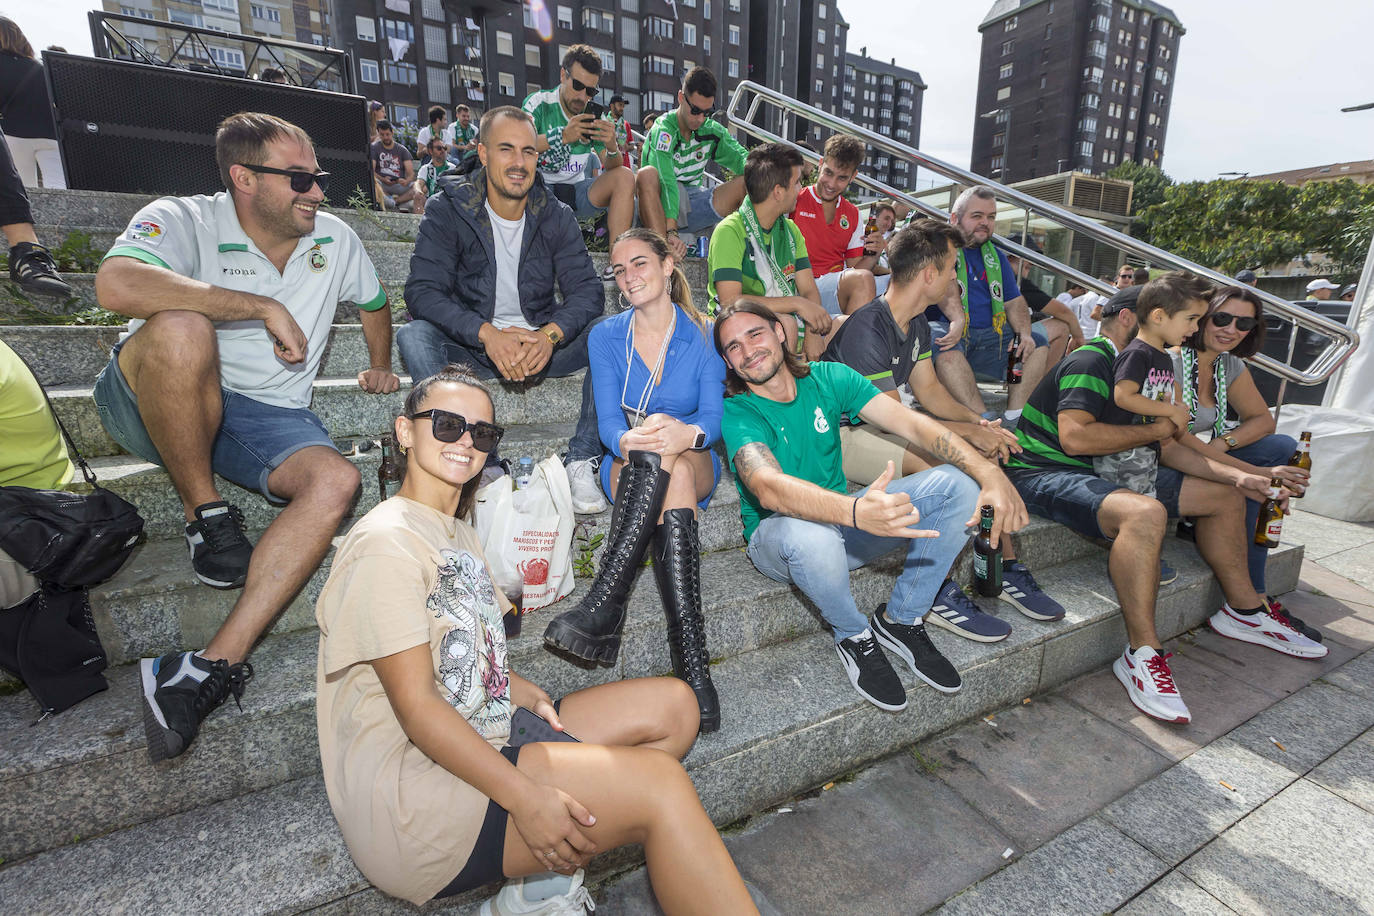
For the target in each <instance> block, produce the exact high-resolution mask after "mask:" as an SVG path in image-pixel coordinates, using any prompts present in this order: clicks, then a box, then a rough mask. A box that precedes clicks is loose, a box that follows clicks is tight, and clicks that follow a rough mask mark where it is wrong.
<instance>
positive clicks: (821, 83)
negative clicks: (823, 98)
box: [813, 79, 825, 101]
mask: <svg viewBox="0 0 1374 916" xmlns="http://www.w3.org/2000/svg"><path fill="white" fill-rule="evenodd" d="M823 92H825V80H822V79H817V80H816V95H818V96H819V95H821V94H822V93H823ZM813 101H814V100H813Z"/></svg>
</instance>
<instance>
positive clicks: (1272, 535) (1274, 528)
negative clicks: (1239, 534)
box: [1264, 519, 1283, 541]
mask: <svg viewBox="0 0 1374 916" xmlns="http://www.w3.org/2000/svg"><path fill="white" fill-rule="evenodd" d="M1264 531H1265V534H1267V535H1268V537H1269V540H1271V541H1277V540H1278V539H1279V532H1281V531H1283V520H1282V519H1275V520H1274V521H1272V522H1270V523H1269V527H1268V528H1265V529H1264Z"/></svg>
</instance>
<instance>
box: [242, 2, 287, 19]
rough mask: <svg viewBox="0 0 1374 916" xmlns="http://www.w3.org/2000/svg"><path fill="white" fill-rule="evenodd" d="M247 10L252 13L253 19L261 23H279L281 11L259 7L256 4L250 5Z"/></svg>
mask: <svg viewBox="0 0 1374 916" xmlns="http://www.w3.org/2000/svg"><path fill="white" fill-rule="evenodd" d="M249 9H250V10H251V12H252V13H253V18H254V19H261V20H262V21H263V22H276V23H280V22H281V10H279V9H277V8H276V7H272V6H259V5H258V4H256V3H253V4H250V6H249Z"/></svg>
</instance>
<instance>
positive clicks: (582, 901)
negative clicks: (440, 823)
mask: <svg viewBox="0 0 1374 916" xmlns="http://www.w3.org/2000/svg"><path fill="white" fill-rule="evenodd" d="M585 877H586V872H584V871H583V870H582V869H580V868H579V869H578V870H577V871H575V872H573V874H572V886H571V887H569V888H568V892H567V893H566V894H559V895H558V896H556V897H546V898H545V899H543V900H526V899H525V880H524V879H523V878H512V879H511V880H509V881H507V882H506V884H505V886H504V887H502V888H501V890H500V891H499V892H498V893H497V895H496V896H495V897H492V898H491V899H490V900H487V901H486V902H485V903H483V904H482V908H481V909H480V910H478V913H479V914H480V916H586V914H588V913H590V912H592V911H593V910H595V909H596V904H595V903H594V902H593V901H592V895H591V894H589V893H587V889H586V888H585V887H583V886H582V879H583V878H585Z"/></svg>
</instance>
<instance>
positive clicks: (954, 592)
mask: <svg viewBox="0 0 1374 916" xmlns="http://www.w3.org/2000/svg"><path fill="white" fill-rule="evenodd" d="M926 623H928V624H931V625H932V626H937V627H939V628H940V629H942V630H949V631H950V632H951V633H956V634H958V635H959V636H962V637H964V638H965V639H971V640H973V641H974V642H999V641H1000V640H1003V639H1006V638H1007V637H1008V636H1009V635H1011V624H1009V623H1007V622H1006V621H1005V620H1003V619H1002V618H1000V617H994V616H992V615H991V614H985V613H983V611H982V609H981V608H979V607H978V605H976V604H974V603H973V601H972V600H971V599H970V598H969V596H968V595H965V594H964V590H963V589H961V588H960V587H959V586H958V585H957V584H955V582H954V580H953V579H946V580H945V581H944V582H943V583H941V585H940V590H939V591H938V592H936V593H935V603H934V604H932V605H931V606H930V613H929V614H928V615H926Z"/></svg>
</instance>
